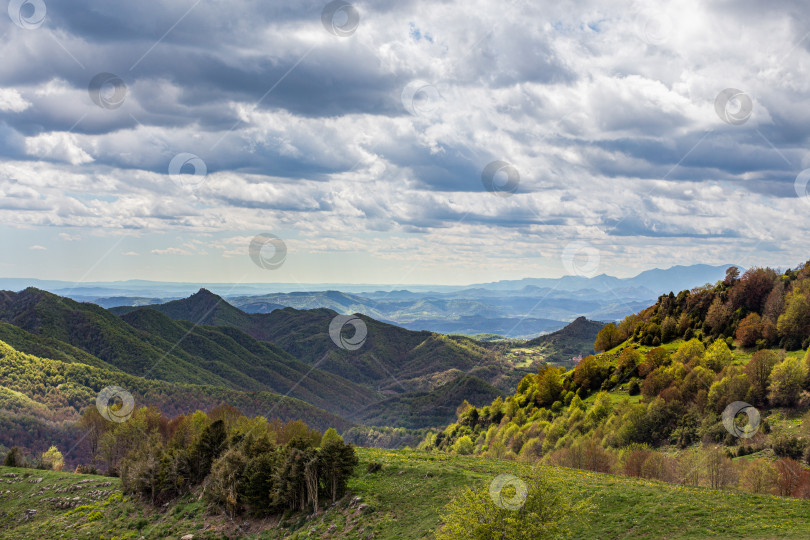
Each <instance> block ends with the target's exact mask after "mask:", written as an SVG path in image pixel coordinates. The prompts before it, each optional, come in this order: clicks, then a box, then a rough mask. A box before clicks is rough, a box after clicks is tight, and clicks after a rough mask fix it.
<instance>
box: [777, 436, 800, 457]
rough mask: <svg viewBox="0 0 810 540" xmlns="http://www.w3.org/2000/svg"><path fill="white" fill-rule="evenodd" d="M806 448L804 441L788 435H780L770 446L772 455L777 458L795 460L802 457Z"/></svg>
mask: <svg viewBox="0 0 810 540" xmlns="http://www.w3.org/2000/svg"><path fill="white" fill-rule="evenodd" d="M806 446H807V444H806V443H805V442H804V441H802V440H800V439H798V438H796V437H791V436H788V435H780V436H779V437H777V438H776V440H775V441H774V442H773V444H772V445H771V447H772V448H773V453H774V454H776V455H777V456H779V457H782V458H790V459H797V460H798V459H801V458H802V456H803V455H804V450H805V447H806Z"/></svg>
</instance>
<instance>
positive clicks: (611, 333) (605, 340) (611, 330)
mask: <svg viewBox="0 0 810 540" xmlns="http://www.w3.org/2000/svg"><path fill="white" fill-rule="evenodd" d="M624 339H625V338H623V337H622V335H621V333H620V332H619V330H618V329H617V328H616V325H615V324H614V323H608V324H606V325H605V326H603V327H602V329H601V330H599V333H598V334H596V341H595V342H594V344H593V350H595V351H596V352H604V351H607V350H610V349H612V348H613V347H615V346H616V345H619V344H620V343H621V342H622V341H624Z"/></svg>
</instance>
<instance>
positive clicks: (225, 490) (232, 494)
mask: <svg viewBox="0 0 810 540" xmlns="http://www.w3.org/2000/svg"><path fill="white" fill-rule="evenodd" d="M247 463H248V458H247V456H246V455H245V451H244V448H243V447H242V445H240V446H235V447H233V448H230V449H229V450H228V451H226V452H225V453H224V454H222V456H220V457H218V458H217V459H216V461H214V463H213V464H212V465H211V473H210V475H209V476H208V480H207V482H206V490H205V495H206V498H208V499H209V500H210V501H212V502H214V503H216V504H219V505H221V506H222V507H223V508H225V511H226V512H227V513H228V516H230V517H231V518H233V517H234V516H236V514H237V513H238V512H239V511H240V510H241V509H242V505H243V504H244V501H243V500H242V495H243V493H244V487H243V486H242V482H243V481H244V474H243V473H244V471H245V469H246V467H247ZM267 502H268V503H269V493H268V499H267Z"/></svg>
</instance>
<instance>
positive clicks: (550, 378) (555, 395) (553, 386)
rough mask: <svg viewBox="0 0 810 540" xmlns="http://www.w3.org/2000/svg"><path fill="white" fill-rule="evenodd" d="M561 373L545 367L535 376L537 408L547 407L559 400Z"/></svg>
mask: <svg viewBox="0 0 810 540" xmlns="http://www.w3.org/2000/svg"><path fill="white" fill-rule="evenodd" d="M561 371H562V370H561V369H557V368H555V367H553V366H545V367H543V368H542V369H541V370H540V372H539V373H538V374H537V395H536V396H535V403H536V404H537V406H539V407H548V406H550V405H551V404H552V403H554V402H555V401H557V400H558V399H560V394H561V393H562V391H563V385H562V377H561V375H562V373H561Z"/></svg>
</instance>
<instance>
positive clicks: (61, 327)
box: [0, 289, 378, 414]
mask: <svg viewBox="0 0 810 540" xmlns="http://www.w3.org/2000/svg"><path fill="white" fill-rule="evenodd" d="M236 311H238V310H236ZM240 313H241V312H240ZM0 321H4V322H7V323H9V324H12V325H16V326H17V327H19V328H21V329H23V330H26V331H28V332H29V334H28V335H27V337H26V339H25V340H23V339H21V338H17V339H15V340H12V342H14V343H16V344H18V345H20V346H21V347H22V350H26V351H31V352H32V353H44V354H47V355H48V356H56V355H53V354H50V352H52V351H50V350H49V349H47V348H42V347H37V346H36V343H37V342H38V341H37V340H35V339H34V337H33V335H36V336H37V337H38V338H43V339H44V341H43V342H44V343H45V344H50V345H51V349H53V347H54V346H56V345H58V343H60V342H61V343H67V344H69V345H70V346H71V347H69V348H67V347H65V348H64V349H65V350H71V351H75V350H76V349H81V350H83V351H85V353H88V354H89V355H92V356H95V357H97V358H98V359H100V360H102V361H103V362H104V364H106V365H108V366H112V367H114V368H116V369H120V370H121V371H123V372H125V373H128V374H130V375H136V376H140V377H146V378H152V379H160V380H164V381H168V382H181V383H189V384H204V385H211V386H222V387H225V388H230V389H234V390H242V391H255V392H274V393H279V394H290V395H291V396H293V397H298V398H300V399H303V400H305V401H307V402H309V403H312V404H315V405H316V406H320V407H329V408H330V409H331V410H334V411H335V412H337V413H338V414H348V413H350V412H352V411H355V410H357V409H358V408H361V407H363V406H367V405H369V404H371V403H374V402H376V401H378V397H377V395H376V393H375V392H374V391H372V390H369V389H367V388H363V387H362V386H360V385H357V384H355V383H352V382H350V381H347V380H345V379H343V378H341V377H340V376H338V375H334V374H330V373H326V372H324V371H321V370H319V369H313V368H312V367H311V366H309V365H308V364H306V363H305V362H302V361H300V360H298V359H296V358H294V357H293V356H291V355H289V354H288V353H286V352H284V351H283V350H281V349H279V348H277V347H274V346H273V345H272V344H269V343H266V342H261V341H257V340H255V339H253V338H251V337H250V336H248V335H247V334H244V333H243V332H240V331H239V330H237V329H235V328H232V327H229V326H222V327H214V326H204V325H196V326H195V325H193V324H191V323H188V322H183V321H174V320H172V319H171V318H169V317H167V316H166V315H164V314H162V313H160V312H158V311H154V310H151V309H139V310H136V311H134V312H132V313H130V314H128V315H127V316H125V317H117V316H115V315H113V314H112V313H110V312H108V311H106V310H104V309H102V308H100V307H98V306H96V305H95V304H89V303H77V302H74V301H73V300H70V299H66V298H60V297H58V296H55V295H52V294H50V293H47V292H44V291H38V290H36V289H26V290H25V291H22V292H21V293H7V294H6V296H5V298H4V301H3V303H2V304H0ZM54 344H55V345H54ZM80 361H84V362H85V363H91V364H93V363H95V365H102V364H99V363H98V361H93V360H89V359H88V358H86V356H84V357H80Z"/></svg>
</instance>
